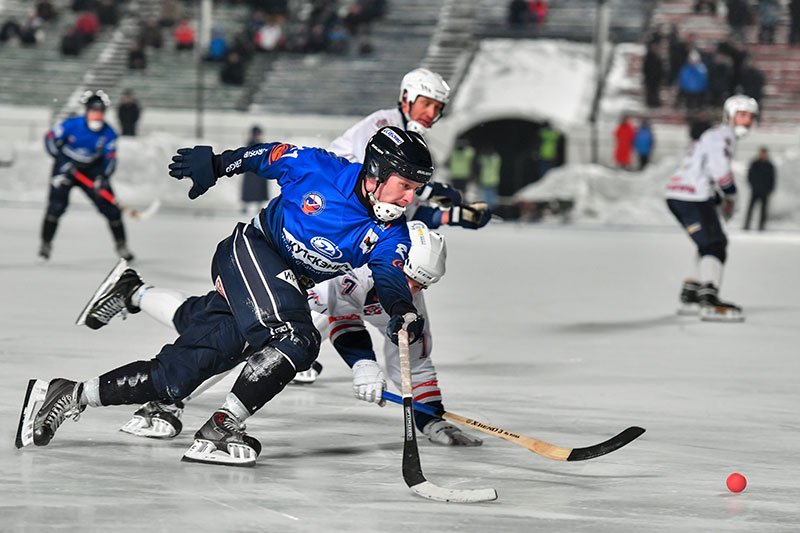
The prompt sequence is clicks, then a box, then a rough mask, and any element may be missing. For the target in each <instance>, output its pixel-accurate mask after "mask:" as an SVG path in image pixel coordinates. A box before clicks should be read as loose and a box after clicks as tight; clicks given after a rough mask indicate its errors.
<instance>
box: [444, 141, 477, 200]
mask: <svg viewBox="0 0 800 533" xmlns="http://www.w3.org/2000/svg"><path fill="white" fill-rule="evenodd" d="M475 161H476V160H475V148H473V147H472V145H471V144H470V143H469V141H468V140H467V139H465V138H463V137H460V138H459V139H457V140H456V145H455V147H453V151H452V152H451V153H450V159H449V161H448V163H449V168H450V183H451V184H452V185H453V187H455V188H456V189H458V190H459V191H461V192H462V193H465V192H467V186H468V185H469V182H470V181H473V180H474V176H475Z"/></svg>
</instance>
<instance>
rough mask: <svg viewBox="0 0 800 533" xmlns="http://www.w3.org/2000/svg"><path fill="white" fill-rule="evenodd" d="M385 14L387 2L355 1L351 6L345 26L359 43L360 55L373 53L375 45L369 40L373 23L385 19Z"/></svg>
mask: <svg viewBox="0 0 800 533" xmlns="http://www.w3.org/2000/svg"><path fill="white" fill-rule="evenodd" d="M385 12H386V1H385V0H355V2H353V3H352V4H350V6H349V8H348V11H347V14H346V15H345V17H344V25H345V27H346V28H347V31H349V32H350V35H352V36H353V38H354V39H357V40H358V41H359V45H358V53H359V54H361V55H369V54H371V53H372V50H373V45H372V42H371V41H370V38H369V35H370V32H371V30H372V23H373V22H374V21H375V20H377V19H379V18H381V17H383V15H384V14H385ZM328 29H330V27H329V28H328Z"/></svg>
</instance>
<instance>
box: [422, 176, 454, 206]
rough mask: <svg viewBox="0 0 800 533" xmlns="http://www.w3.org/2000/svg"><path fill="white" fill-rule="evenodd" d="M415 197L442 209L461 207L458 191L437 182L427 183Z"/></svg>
mask: <svg viewBox="0 0 800 533" xmlns="http://www.w3.org/2000/svg"><path fill="white" fill-rule="evenodd" d="M417 195H418V196H419V197H420V198H422V199H423V200H430V201H432V202H436V203H438V204H439V205H441V206H442V207H450V206H454V205H461V202H462V201H463V200H462V198H461V193H460V192H459V191H458V189H454V188H453V187H451V186H449V185H447V184H446V183H439V182H438V181H431V182H429V183H428V184H427V185H425V186H424V187H422V188H421V189H420V190H419V191H418V192H417Z"/></svg>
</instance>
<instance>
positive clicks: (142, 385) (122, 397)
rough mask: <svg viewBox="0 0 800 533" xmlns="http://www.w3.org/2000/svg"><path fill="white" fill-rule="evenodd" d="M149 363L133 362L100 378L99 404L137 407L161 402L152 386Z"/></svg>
mask: <svg viewBox="0 0 800 533" xmlns="http://www.w3.org/2000/svg"><path fill="white" fill-rule="evenodd" d="M152 366H153V365H152V363H151V362H150V361H135V362H133V363H129V364H127V365H125V366H121V367H119V368H116V369H114V370H112V371H111V372H107V373H105V374H103V375H102V376H100V378H99V379H100V403H102V404H103V405H138V404H142V403H146V402H149V401H151V400H162V399H163V398H161V397H160V396H159V394H158V392H157V391H156V389H155V387H154V386H153V378H152V377H151V375H150V369H151V368H152Z"/></svg>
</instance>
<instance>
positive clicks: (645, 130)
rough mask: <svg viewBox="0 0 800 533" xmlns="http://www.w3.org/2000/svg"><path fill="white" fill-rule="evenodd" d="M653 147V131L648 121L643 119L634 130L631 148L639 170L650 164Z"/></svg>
mask: <svg viewBox="0 0 800 533" xmlns="http://www.w3.org/2000/svg"><path fill="white" fill-rule="evenodd" d="M654 146H655V138H654V137H653V129H652V128H651V127H650V121H649V120H647V119H643V120H642V122H641V124H639V129H637V130H636V136H635V137H634V138H633V148H634V150H636V155H637V157H638V158H639V170H643V169H644V167H646V166H647V164H648V163H649V162H650V156H651V155H652V154H653V147H654Z"/></svg>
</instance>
